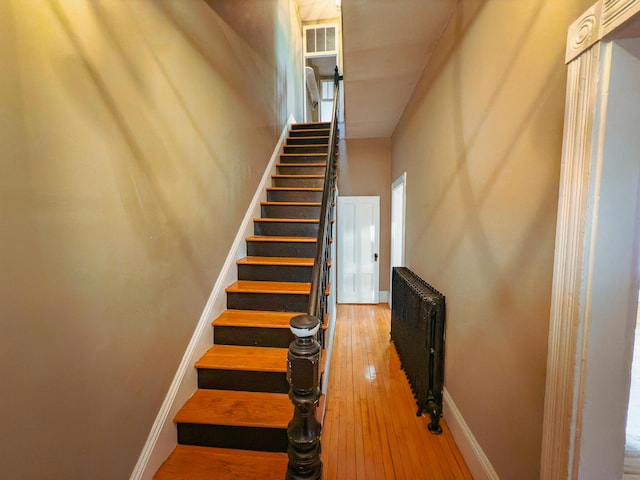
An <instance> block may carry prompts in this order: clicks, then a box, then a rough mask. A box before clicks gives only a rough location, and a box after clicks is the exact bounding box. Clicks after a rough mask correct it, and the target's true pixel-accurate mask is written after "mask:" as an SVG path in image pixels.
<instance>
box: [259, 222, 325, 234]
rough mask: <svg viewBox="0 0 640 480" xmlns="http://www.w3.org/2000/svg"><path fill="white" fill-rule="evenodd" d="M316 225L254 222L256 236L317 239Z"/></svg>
mask: <svg viewBox="0 0 640 480" xmlns="http://www.w3.org/2000/svg"><path fill="white" fill-rule="evenodd" d="M318 228H319V227H318V223H296V222H254V223H253V230H254V232H255V234H256V235H265V236H283V237H314V238H315V237H317V236H318Z"/></svg>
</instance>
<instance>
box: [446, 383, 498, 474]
mask: <svg viewBox="0 0 640 480" xmlns="http://www.w3.org/2000/svg"><path fill="white" fill-rule="evenodd" d="M443 400H444V402H443V403H444V408H443V410H444V419H445V421H446V422H447V426H448V427H449V430H450V431H451V434H452V435H453V438H454V439H455V441H456V445H457V446H458V448H459V449H460V453H461V454H462V456H463V457H464V460H465V462H466V463H467V467H469V471H470V472H471V475H472V476H473V478H474V479H475V480H500V477H498V474H497V473H496V471H495V469H494V468H493V465H491V462H490V461H489V458H488V457H487V456H486V455H485V453H484V451H483V450H482V447H481V446H480V444H479V443H478V441H477V440H476V437H474V435H473V432H472V431H471V429H470V428H469V426H468V425H467V422H465V421H464V418H463V417H462V414H461V413H460V410H458V407H457V406H456V404H455V402H454V401H453V399H452V398H451V395H450V394H449V391H448V390H447V389H446V388H445V389H444V399H443Z"/></svg>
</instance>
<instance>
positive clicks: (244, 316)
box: [212, 309, 304, 328]
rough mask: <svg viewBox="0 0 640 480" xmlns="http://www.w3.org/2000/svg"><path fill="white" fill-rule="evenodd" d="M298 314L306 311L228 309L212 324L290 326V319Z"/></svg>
mask: <svg viewBox="0 0 640 480" xmlns="http://www.w3.org/2000/svg"><path fill="white" fill-rule="evenodd" d="M297 315H304V313H301V312H298V313H292V312H271V311H265V310H233V309H228V310H225V311H224V312H222V314H220V316H219V317H218V318H216V319H215V320H214V321H213V322H212V325H213V326H214V327H256V328H289V321H290V320H291V319H292V318H293V317H295V316H297Z"/></svg>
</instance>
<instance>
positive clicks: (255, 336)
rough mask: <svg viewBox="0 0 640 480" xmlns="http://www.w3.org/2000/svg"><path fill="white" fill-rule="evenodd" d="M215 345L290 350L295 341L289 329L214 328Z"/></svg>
mask: <svg viewBox="0 0 640 480" xmlns="http://www.w3.org/2000/svg"><path fill="white" fill-rule="evenodd" d="M213 335H214V338H215V343H216V344H218V345H239V346H244V347H273V348H288V347H289V344H290V343H291V342H293V340H295V338H294V336H293V333H291V330H289V329H288V328H254V327H233V326H229V327H226V326H225V327H216V326H215V325H214V327H213Z"/></svg>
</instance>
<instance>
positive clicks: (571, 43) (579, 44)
mask: <svg viewBox="0 0 640 480" xmlns="http://www.w3.org/2000/svg"><path fill="white" fill-rule="evenodd" d="M638 15H640V1H638V0H598V1H597V2H596V3H594V4H593V6H591V8H589V9H588V10H587V11H586V12H584V13H583V14H582V15H581V16H580V17H579V18H578V19H577V20H576V21H575V22H573V23H572V24H571V26H570V27H569V32H568V35H567V49H566V53H565V62H566V63H569V62H571V61H572V60H574V59H575V58H577V57H578V56H580V55H582V53H584V52H585V51H586V50H587V49H589V48H591V47H592V46H593V45H595V44H596V43H598V42H599V41H600V40H602V39H604V38H605V37H609V36H615V34H616V30H618V29H620V27H622V26H624V25H625V24H626V23H628V22H629V21H630V20H632V19H633V18H634V17H636V16H638Z"/></svg>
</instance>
